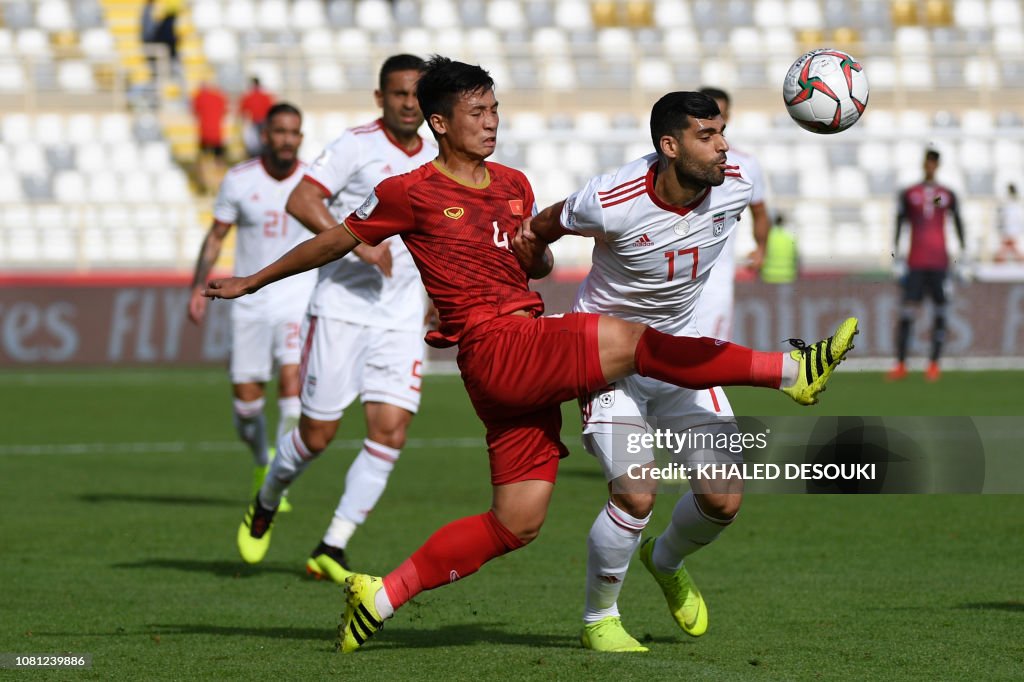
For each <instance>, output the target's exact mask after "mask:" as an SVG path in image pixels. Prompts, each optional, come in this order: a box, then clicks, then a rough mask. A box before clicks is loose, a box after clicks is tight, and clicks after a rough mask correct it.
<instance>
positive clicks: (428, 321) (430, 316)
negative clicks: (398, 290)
mask: <svg viewBox="0 0 1024 682" xmlns="http://www.w3.org/2000/svg"><path fill="white" fill-rule="evenodd" d="M440 325H441V318H440V317H438V315H437V308H435V307H434V302H433V301H431V300H427V311H426V313H424V315H423V326H424V327H426V328H427V329H430V330H434V329H437V328H438V327H439V326H440Z"/></svg>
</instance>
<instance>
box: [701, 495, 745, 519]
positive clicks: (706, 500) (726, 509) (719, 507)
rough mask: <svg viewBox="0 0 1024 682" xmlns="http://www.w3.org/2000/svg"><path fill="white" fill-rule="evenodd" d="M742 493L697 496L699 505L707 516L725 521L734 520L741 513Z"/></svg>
mask: <svg viewBox="0 0 1024 682" xmlns="http://www.w3.org/2000/svg"><path fill="white" fill-rule="evenodd" d="M742 503H743V495H742V494H740V493H708V494H704V495H698V496H697V504H698V506H699V507H700V510H701V511H702V512H704V514H705V515H707V516H710V517H711V518H713V519H719V520H723V521H727V520H732V518H733V517H734V516H736V514H738V513H739V511H740V505H741V504H742Z"/></svg>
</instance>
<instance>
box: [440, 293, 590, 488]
mask: <svg viewBox="0 0 1024 682" xmlns="http://www.w3.org/2000/svg"><path fill="white" fill-rule="evenodd" d="M598 319H599V316H598V315H593V314H588V313H569V314H567V315H564V316H558V317H538V318H530V317H520V316H517V315H505V316H502V317H499V318H497V319H495V320H491V321H489V322H484V323H483V324H481V325H478V326H477V327H474V328H473V329H471V330H470V331H469V332H468V333H467V334H465V335H464V336H463V338H462V340H461V341H460V342H459V358H458V362H459V369H460V370H462V381H463V382H464V383H465V385H466V391H467V392H468V393H469V398H470V400H471V401H472V402H473V407H474V409H476V413H477V415H478V416H479V417H480V419H481V421H483V423H484V426H486V427H487V451H488V453H489V455H490V459H491V483H492V484H493V485H506V484H508V483H516V482H518V481H527V480H536V479H539V480H543V481H550V482H552V483H554V481H555V474H556V473H557V471H558V460H559V459H560V458H562V457H565V456H566V455H568V454H569V451H568V449H567V448H566V447H565V445H563V444H562V441H561V439H560V437H559V432H560V431H561V428H562V410H561V407H560V406H561V404H562V403H564V402H566V401H567V400H575V399H577V398H579V397H581V396H586V395H589V394H590V393H592V392H594V391H595V390H597V389H599V388H602V387H603V386H605V385H606V384H607V383H608V382H607V381H605V378H604V374H602V372H601V357H600V354H599V352H598V345H597V321H598Z"/></svg>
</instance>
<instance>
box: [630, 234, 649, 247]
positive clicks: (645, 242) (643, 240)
mask: <svg viewBox="0 0 1024 682" xmlns="http://www.w3.org/2000/svg"><path fill="white" fill-rule="evenodd" d="M653 245H654V242H653V241H651V238H650V237H648V236H647V233H646V232H644V233H643V234H642V235H641V236H640V237H639V238H638V239H637V240H636V241H635V242H633V244H632V246H653Z"/></svg>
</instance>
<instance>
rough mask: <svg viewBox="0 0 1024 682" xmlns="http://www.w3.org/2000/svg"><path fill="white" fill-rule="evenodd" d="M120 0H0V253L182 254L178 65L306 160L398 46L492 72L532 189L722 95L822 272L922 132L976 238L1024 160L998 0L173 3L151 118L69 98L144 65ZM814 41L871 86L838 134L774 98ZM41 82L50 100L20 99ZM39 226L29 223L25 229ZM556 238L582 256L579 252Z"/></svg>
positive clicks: (773, 195) (1021, 29) (1023, 59)
mask: <svg viewBox="0 0 1024 682" xmlns="http://www.w3.org/2000/svg"><path fill="white" fill-rule="evenodd" d="M140 6H141V2H138V1H136V0H117V2H107V1H106V0H105V1H104V2H102V3H101V2H100V1H99V0H76V1H74V2H72V1H71V0H38V1H35V2H30V1H29V0H10V1H7V2H4V3H0V93H2V94H5V95H7V96H11V95H13V96H14V97H12V98H10V102H11V103H12V104H11V105H9V106H14V104H15V103H21V102H35V104H33V105H31V106H28V107H27V108H26V107H22V110H17V109H13V110H8V111H7V113H3V114H0V162H3V163H0V167H2V168H4V171H3V173H4V177H3V178H2V179H0V216H3V219H4V221H3V223H2V224H0V265H3V264H14V265H18V264H23V265H29V264H31V262H32V259H33V258H36V257H38V258H41V259H44V260H45V261H46V262H47V263H50V264H64V265H68V266H72V265H74V266H88V265H91V266H97V267H99V266H103V265H104V264H117V263H128V262H130V261H131V260H132V259H137V260H138V262H139V263H142V264H152V265H169V266H172V265H173V266H181V265H182V264H187V263H188V261H190V260H191V259H192V257H193V255H194V254H192V253H191V251H190V250H191V249H193V248H194V247H195V246H197V244H198V239H199V238H201V235H202V233H203V231H204V230H205V225H200V224H198V222H197V220H196V218H195V216H196V215H198V213H199V212H201V210H202V208H201V207H202V206H203V205H204V203H203V202H204V201H206V202H208V199H206V200H200V199H196V198H195V197H194V196H193V194H192V192H191V191H190V187H189V184H188V181H187V178H186V176H185V174H184V172H183V171H182V170H181V169H180V168H179V167H178V165H177V164H176V163H175V161H174V159H175V158H189V157H190V154H192V153H194V137H193V136H192V135H193V133H192V132H191V126H190V123H189V119H188V114H187V110H186V109H185V107H184V104H185V100H184V99H183V98H180V95H181V94H187V92H188V87H189V86H190V85H191V84H192V83H193V82H194V77H195V74H197V73H201V72H205V71H204V70H206V69H209V68H211V67H212V71H211V72H212V73H214V74H216V77H217V79H218V81H219V82H220V83H221V85H222V86H223V87H225V88H226V89H227V90H228V91H229V92H231V93H237V92H238V91H240V90H241V89H242V88H244V87H245V84H246V82H247V79H248V76H250V75H258V76H259V77H260V78H261V80H262V81H263V83H264V85H265V86H266V87H268V88H269V89H270V90H271V91H273V92H277V93H279V94H281V95H283V96H286V97H288V98H289V99H292V100H294V101H296V102H297V103H299V104H300V105H303V106H304V108H305V109H306V110H307V116H306V119H305V128H306V131H307V136H306V142H305V144H304V147H303V154H304V156H305V157H307V158H312V157H313V156H315V155H316V154H317V152H318V151H319V149H320V148H322V146H323V145H324V144H326V143H327V142H329V141H330V140H331V139H332V138H333V137H334V136H336V135H337V134H338V133H339V132H340V131H341V130H342V129H343V128H344V127H345V126H348V125H353V124H357V123H361V122H364V121H366V120H370V119H372V118H374V117H375V116H376V113H375V112H373V111H370V110H367V109H366V106H367V105H368V104H369V103H370V100H369V93H368V92H367V91H368V90H370V89H372V88H373V87H374V85H375V81H376V76H375V69H376V68H377V65H378V64H379V63H380V61H381V60H382V59H383V58H384V57H385V56H386V55H388V54H390V53H393V52H395V51H398V50H406V51H411V52H415V53H420V54H426V53H429V52H434V51H438V52H443V53H445V54H451V55H453V56H456V57H462V58H465V59H467V60H471V61H476V62H480V63H482V64H483V65H484V66H486V67H487V68H489V69H490V70H491V72H492V74H493V75H494V76H495V78H496V80H497V82H498V84H499V97H500V98H501V99H502V101H503V105H502V110H503V120H504V123H503V128H502V133H501V140H500V142H501V144H500V145H499V150H498V153H497V154H496V159H497V160H499V161H504V162H507V163H510V164H513V165H516V166H520V167H523V168H524V170H525V171H526V173H527V175H528V176H529V177H530V178H531V179H532V180H533V182H534V183H535V186H536V188H537V192H538V201H539V203H541V204H544V203H548V202H552V201H555V200H557V199H559V198H561V197H562V196H563V195H564V194H565V193H567V192H569V191H571V190H572V189H574V188H576V187H578V186H579V185H580V184H581V183H582V182H583V181H584V180H585V179H586V178H587V177H589V176H590V175H592V174H594V173H596V172H601V171H603V170H606V169H609V168H612V167H614V166H616V165H618V164H620V163H623V162H624V161H627V160H630V159H632V158H635V157H636V156H638V155H640V154H643V153H646V152H647V150H648V149H649V147H650V143H649V141H648V139H649V134H648V132H647V129H646V127H647V122H646V115H645V112H646V110H647V108H648V107H649V106H650V103H651V101H652V100H653V98H654V97H656V96H657V95H658V94H660V93H661V92H664V91H666V90H668V89H673V88H681V87H693V86H696V85H698V84H704V83H707V84H715V85H721V86H723V87H726V88H727V89H729V90H732V91H733V93H734V96H735V97H736V112H735V115H734V118H733V120H732V123H731V126H730V131H729V138H730V140H731V141H732V142H733V143H734V144H736V145H738V146H740V147H742V148H744V149H745V150H746V151H749V152H752V153H754V154H755V155H757V156H758V157H759V159H760V160H761V163H762V165H763V167H764V171H765V176H766V178H767V180H768V183H769V186H770V206H771V208H772V209H778V210H780V211H782V212H783V213H785V214H786V215H787V217H788V218H789V220H790V222H791V223H792V224H793V225H794V227H795V229H796V230H797V232H798V233H799V234H800V235H801V243H802V244H805V245H806V253H805V260H807V261H808V262H810V263H812V264H814V263H817V264H819V265H822V266H826V267H827V266H833V265H845V264H861V265H864V264H868V265H870V264H878V263H880V262H882V260H883V256H882V254H884V253H885V252H886V248H885V246H886V244H887V242H888V240H889V239H890V234H891V225H892V210H893V198H894V190H895V188H896V187H897V186H898V185H901V184H905V183H908V182H912V181H914V180H916V179H918V178H919V176H920V173H921V170H920V166H921V156H922V151H923V149H924V148H925V147H926V146H927V145H934V146H935V147H936V148H938V149H940V150H941V151H942V152H943V155H944V156H943V165H942V168H941V170H940V176H941V178H942V179H944V180H945V181H946V182H948V183H949V184H950V185H952V186H953V187H954V188H955V189H957V190H958V191H959V192H960V193H961V196H962V198H963V203H964V212H965V216H968V215H969V216H971V218H972V219H973V220H976V221H977V226H974V225H971V228H972V231H973V230H978V231H979V233H980V234H982V236H979V237H978V241H982V240H984V238H985V237H984V233H988V232H991V230H992V225H993V216H994V205H995V201H996V199H997V198H998V197H999V196H1000V195H1001V193H1002V192H1003V190H1004V188H1005V185H1006V183H1007V182H1010V181H1015V180H1016V181H1017V182H1021V180H1022V179H1024V159H1022V151H1021V150H1022V145H1024V121H1022V116H1021V114H1020V113H1019V112H1020V111H1021V110H1022V107H1024V101H1022V97H1021V93H1022V92H1024V17H1022V8H1021V4H1020V2H1019V1H1018V0H934V1H930V2H927V3H925V2H918V1H916V0H906V1H893V2H889V1H888V0H728V1H720V0H630V1H629V2H626V1H624V0H608V1H583V0H568V1H567V0H559V1H556V0H491V1H489V2H484V1H482V0H463V1H458V2H457V1H456V0H394V2H391V1H389V0H202V2H192V3H185V4H184V6H183V8H182V9H183V12H182V14H181V16H180V19H179V27H180V32H181V35H182V38H183V45H182V48H183V61H185V62H186V69H185V71H186V73H185V80H184V82H183V83H182V85H184V88H179V89H177V90H174V89H172V91H171V94H169V95H168V94H167V93H164V99H163V101H162V106H163V107H164V112H163V114H162V122H161V120H160V119H158V118H157V117H155V116H154V115H153V114H151V113H147V112H144V111H141V112H130V111H126V110H124V109H122V108H120V107H115V106H107V107H106V108H105V109H97V110H95V111H91V110H84V111H83V110H82V108H81V107H80V106H78V105H77V104H76V103H77V102H81V101H84V100H76V99H75V98H76V97H80V96H83V95H92V94H95V93H97V92H104V91H110V92H114V93H117V92H118V88H121V93H120V96H121V98H122V100H128V101H130V98H126V97H124V95H125V94H127V93H126V92H125V90H124V89H125V88H126V84H128V83H132V82H134V81H133V79H134V78H135V76H133V75H132V74H136V75H137V73H138V69H139V68H140V65H141V66H142V70H143V71H144V72H145V73H146V74H148V69H146V68H145V67H144V62H140V59H141V57H140V53H138V52H137V49H138V48H137V45H138V36H137V33H138V23H137V22H138V10H139V8H140ZM825 43H833V44H837V45H839V46H841V47H847V48H848V49H850V50H851V51H853V52H854V53H855V54H856V55H857V56H858V57H860V58H861V59H862V61H863V62H864V63H865V65H866V68H867V70H868V74H869V79H870V82H871V87H872V104H871V105H870V107H869V110H868V114H867V115H866V116H865V118H864V120H863V121H862V122H861V123H860V124H858V125H857V126H856V127H854V128H853V129H852V130H850V131H848V132H846V133H844V134H843V135H841V136H837V137H835V138H832V137H823V136H815V135H811V134H809V133H805V132H803V131H801V130H799V129H797V128H796V127H795V126H793V125H792V123H791V122H790V121H789V119H788V117H787V116H786V115H785V113H784V112H783V111H782V110H781V107H780V106H779V103H778V90H779V86H778V84H779V82H780V81H781V77H782V74H783V73H784V72H785V70H786V68H788V66H789V64H790V63H791V62H792V60H793V58H794V56H795V55H796V54H798V53H799V52H800V51H801V50H803V49H806V48H809V47H816V46H819V45H822V44H825ZM147 77H148V76H147ZM54 92H60V93H63V96H64V97H65V100H64V101H65V102H66V103H65V104H63V106H61V105H60V104H59V100H55V101H57V102H58V104H55V105H54V106H52V107H50V106H49V105H48V104H47V106H45V107H40V106H39V104H38V102H40V101H42V99H41V98H42V97H43V95H45V94H47V93H54ZM339 95H342V96H344V97H345V98H346V99H345V103H344V104H339V100H338V97H339ZM18 96H23V97H24V98H25V99H24V100H22V99H19V97H18ZM46 101H47V102H48V103H49V100H46ZM111 101H112V102H113V101H116V100H111ZM310 103H311V104H310ZM186 149H187V150H188V151H187V152H184V153H180V152H182V151H183V150H186ZM1022 184H1024V183H1022ZM808 197H815V199H816V201H814V202H808V201H807V198H808ZM197 207H199V208H197ZM143 209H146V210H143ZM165 209H166V210H165ZM94 221H99V223H100V224H94ZM35 228H39V229H40V231H42V232H44V233H45V234H46V237H45V238H42V237H40V238H39V239H32V240H25V239H24V237H25V234H26V230H31V229H35ZM743 232H744V233H745V232H746V230H744V231H743ZM743 239H745V240H746V241H747V242H749V236H747V235H744V236H743ZM748 245H749V243H747V244H743V245H741V248H746V246H748ZM560 248H564V249H566V250H567V253H566V254H562V256H560V259H561V258H562V257H564V258H567V259H568V260H569V262H575V263H580V264H582V263H585V262H587V261H586V259H587V257H588V253H589V252H588V250H587V249H585V248H579V249H577V248H576V247H569V246H565V247H560ZM44 251H45V252H46V254H45V255H43V254H42V252H44ZM33 254H35V255H34V256H33Z"/></svg>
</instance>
